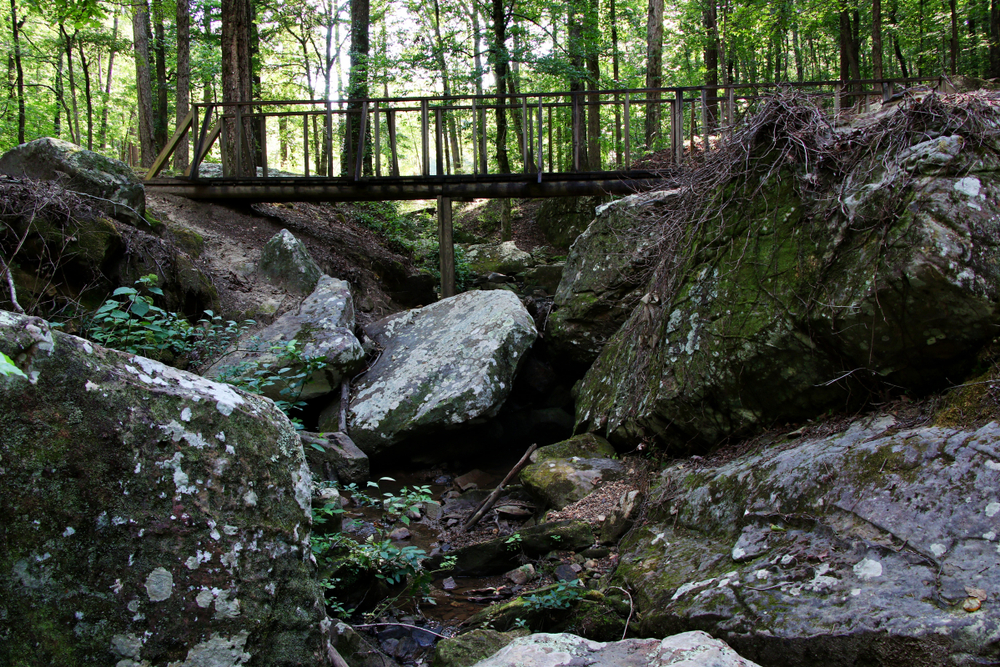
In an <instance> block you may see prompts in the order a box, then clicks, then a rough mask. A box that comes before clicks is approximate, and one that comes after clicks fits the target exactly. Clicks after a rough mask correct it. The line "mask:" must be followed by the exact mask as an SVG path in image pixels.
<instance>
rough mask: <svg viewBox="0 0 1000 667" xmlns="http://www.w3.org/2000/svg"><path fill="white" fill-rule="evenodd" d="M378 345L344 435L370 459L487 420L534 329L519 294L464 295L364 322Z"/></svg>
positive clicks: (354, 390)
mask: <svg viewBox="0 0 1000 667" xmlns="http://www.w3.org/2000/svg"><path fill="white" fill-rule="evenodd" d="M366 331H367V333H368V335H369V336H370V337H371V338H373V339H374V340H375V341H376V342H377V343H378V344H379V345H381V346H382V348H383V350H382V353H381V355H380V356H379V358H378V360H377V361H376V362H375V364H374V365H373V366H372V367H371V368H370V369H369V370H368V372H367V373H365V375H363V376H362V377H361V378H360V379H359V380H358V382H357V384H356V385H355V386H354V387H353V388H352V392H351V393H352V397H351V406H350V411H349V420H350V429H349V432H350V435H351V437H352V438H353V439H354V442H355V443H357V445H358V447H360V448H361V449H362V451H364V452H365V453H366V454H368V455H369V456H374V455H378V454H380V453H382V452H384V451H385V450H386V449H387V448H389V447H391V446H392V445H395V444H397V443H400V442H402V441H403V440H405V439H406V438H408V437H410V436H414V435H418V434H423V433H428V432H432V431H435V430H440V429H443V428H448V427H455V426H459V425H462V424H466V423H468V422H470V421H472V420H479V419H484V418H487V417H493V416H495V415H496V414H497V412H498V411H499V410H500V407H501V406H502V405H503V402H504V400H505V399H506V398H507V396H508V394H509V393H510V390H511V386H512V385H513V382H514V375H515V373H516V371H517V368H518V364H519V362H520V360H521V358H522V356H523V355H524V353H525V352H526V351H527V349H528V348H529V347H531V344H532V343H533V342H534V341H535V337H536V336H537V332H536V331H535V325H534V323H533V322H532V320H531V316H530V315H528V312H527V311H526V310H525V308H524V306H523V305H521V302H520V301H519V300H518V298H517V297H516V296H515V295H513V294H511V293H510V292H505V291H499V290H497V291H480V292H464V293H462V294H459V295H457V296H454V297H450V298H448V299H444V300H442V301H439V302H437V303H435V304H432V305H430V306H426V307H424V308H419V309H416V310H411V311H407V312H405V313H401V314H398V315H393V316H392V317H389V318H386V319H384V320H380V321H379V322H376V323H374V324H372V325H370V326H369V327H366Z"/></svg>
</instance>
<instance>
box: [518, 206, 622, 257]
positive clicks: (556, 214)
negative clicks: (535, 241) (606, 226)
mask: <svg viewBox="0 0 1000 667" xmlns="http://www.w3.org/2000/svg"><path fill="white" fill-rule="evenodd" d="M605 201H607V198H606V197H552V198H550V199H543V200H542V203H541V205H539V207H538V212H537V213H536V215H535V223H536V224H537V225H538V228H539V229H540V230H541V231H542V234H544V235H545V240H547V241H548V242H549V243H551V244H552V245H554V246H556V247H557V248H568V247H570V246H571V245H573V241H575V240H576V238H577V237H578V236H579V235H580V234H582V233H583V231H584V230H585V229H587V225H589V224H590V223H591V221H592V220H593V219H594V209H595V208H596V207H597V206H598V205H600V204H601V203H602V202H605Z"/></svg>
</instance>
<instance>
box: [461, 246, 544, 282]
mask: <svg viewBox="0 0 1000 667" xmlns="http://www.w3.org/2000/svg"><path fill="white" fill-rule="evenodd" d="M465 261H466V262H468V264H469V269H470V270H471V271H472V272H473V273H476V274H478V275H482V276H485V275H488V274H490V273H502V274H504V275H514V274H516V273H522V272H523V271H526V270H527V269H529V268H531V267H533V266H534V265H535V260H534V259H533V258H532V256H531V254H530V253H527V252H525V251H523V250H521V249H520V248H518V247H517V246H516V245H514V242H513V241H505V242H503V243H483V244H479V245H470V246H467V247H466V249H465Z"/></svg>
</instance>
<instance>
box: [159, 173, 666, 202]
mask: <svg viewBox="0 0 1000 667" xmlns="http://www.w3.org/2000/svg"><path fill="white" fill-rule="evenodd" d="M658 180H659V179H658V178H657V175H656V174H654V173H652V172H599V173H586V174H542V176H541V178H539V176H538V175H537V174H524V175H521V174H496V175H489V176H482V175H480V176H473V175H455V176H415V177H402V178H386V177H382V178H367V179H365V178H362V179H359V180H354V179H351V178H326V177H311V178H310V177H294V178H288V177H281V178H259V177H258V178H201V179H185V178H157V179H153V180H150V181H146V182H145V186H146V188H147V189H149V190H150V191H152V192H157V193H161V194H172V195H179V196H181V197H187V198H188V199H198V200H210V201H244V202H275V203H277V202H297V201H312V202H333V201H371V200H403V199H433V198H435V197H439V196H443V197H449V198H452V199H479V198H487V199H498V198H508V197H509V198H518V199H521V198H524V199H530V198H548V197H585V196H591V195H629V194H632V193H634V192H640V191H642V190H648V189H649V188H650V187H652V186H653V185H654V184H655V183H656V182H657V181H658Z"/></svg>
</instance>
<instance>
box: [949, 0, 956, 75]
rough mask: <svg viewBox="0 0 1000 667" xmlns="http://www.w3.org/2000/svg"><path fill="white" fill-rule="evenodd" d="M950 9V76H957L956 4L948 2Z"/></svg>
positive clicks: (951, 1) (952, 1) (951, 0)
mask: <svg viewBox="0 0 1000 667" xmlns="http://www.w3.org/2000/svg"><path fill="white" fill-rule="evenodd" d="M948 7H949V9H951V49H950V50H951V74H952V76H954V75H955V74H958V2H957V0H948Z"/></svg>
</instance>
